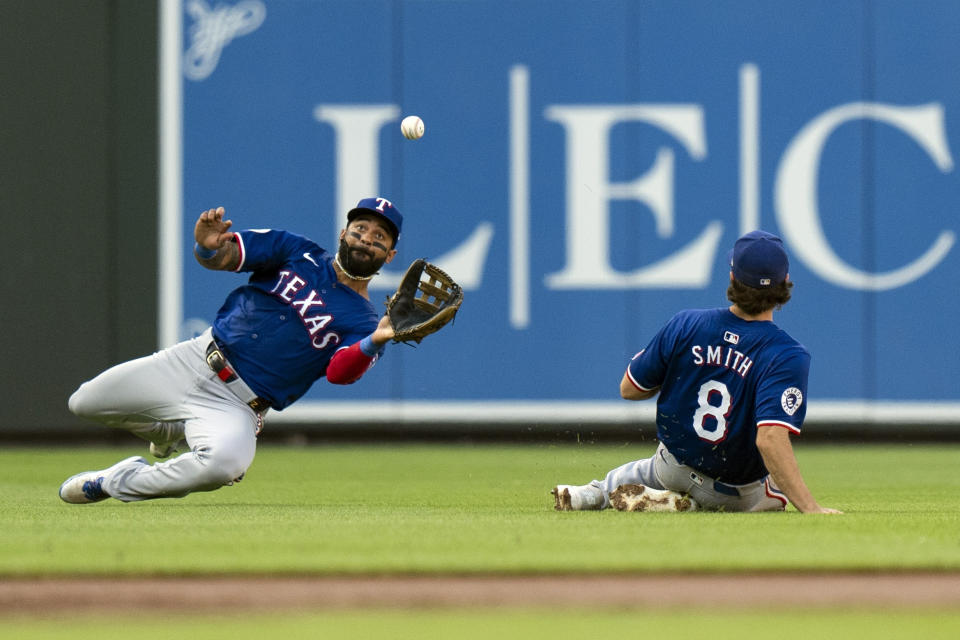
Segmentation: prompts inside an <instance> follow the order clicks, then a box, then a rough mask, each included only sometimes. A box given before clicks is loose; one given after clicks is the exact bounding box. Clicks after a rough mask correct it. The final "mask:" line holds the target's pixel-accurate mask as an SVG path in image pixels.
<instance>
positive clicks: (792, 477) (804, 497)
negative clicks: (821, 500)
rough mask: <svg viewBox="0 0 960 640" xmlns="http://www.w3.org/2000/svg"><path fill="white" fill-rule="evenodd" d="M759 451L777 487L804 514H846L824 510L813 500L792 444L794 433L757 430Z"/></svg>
mask: <svg viewBox="0 0 960 640" xmlns="http://www.w3.org/2000/svg"><path fill="white" fill-rule="evenodd" d="M757 449H759V450H760V455H761V456H763V462H764V464H765V465H766V466H767V471H769V472H770V477H771V478H773V482H774V483H775V484H776V485H777V487H778V488H779V489H780V490H781V491H783V492H784V493H785V494H787V498H789V500H790V502H791V503H793V506H795V507H796V508H797V510H798V511H801V512H802V513H843V512H842V511H837V510H836V509H828V508H826V507H821V506H820V505H819V504H817V501H816V500H815V499H814V498H813V494H811V493H810V489H808V488H807V483H805V482H804V481H803V476H801V475H800V465H798V464H797V458H796V456H795V455H794V453H793V446H792V445H791V444H790V432H789V431H788V430H787V429H785V428H783V427H778V426H767V427H760V428H758V429H757Z"/></svg>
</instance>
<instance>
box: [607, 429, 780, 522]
mask: <svg viewBox="0 0 960 640" xmlns="http://www.w3.org/2000/svg"><path fill="white" fill-rule="evenodd" d="M591 484H594V485H595V486H599V487H600V488H601V489H603V493H604V506H605V507H606V506H609V496H610V493H611V492H612V491H614V490H615V489H616V488H617V487H619V486H620V485H624V484H642V485H644V486H647V487H650V488H651V489H669V490H671V491H677V492H679V493H686V494H689V496H690V497H691V498H693V499H694V500H696V501H697V502H698V503H699V504H700V508H702V509H706V510H722V511H783V509H784V508H785V507H786V505H787V498H786V496H784V495H783V493H782V492H781V491H780V490H779V489H777V487H776V485H774V484H773V480H772V479H770V476H767V477H765V478H763V479H762V480H757V481H756V482H751V483H750V484H744V485H731V484H726V483H722V482H717V481H716V480H714V479H713V478H710V477H708V476H705V475H703V474H702V473H700V472H699V471H697V470H696V469H694V468H693V467H688V466H687V465H684V464H680V462H678V461H677V459H676V458H674V457H673V455H672V454H671V453H670V452H669V451H668V450H667V448H666V447H665V446H663V444H662V443H661V444H660V445H659V446H658V447H657V451H656V453H654V454H653V456H652V457H650V458H644V459H643V460H636V461H634V462H628V463H627V464H625V465H622V466H619V467H617V468H616V469H613V470H612V471H610V472H609V473H608V474H607V476H606V478H604V480H602V481H597V480H594V481H593V483H591Z"/></svg>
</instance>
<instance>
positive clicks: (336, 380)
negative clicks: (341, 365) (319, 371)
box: [327, 372, 360, 385]
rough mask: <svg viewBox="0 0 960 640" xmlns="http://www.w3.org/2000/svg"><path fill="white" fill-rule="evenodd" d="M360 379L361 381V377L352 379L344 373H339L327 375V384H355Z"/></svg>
mask: <svg viewBox="0 0 960 640" xmlns="http://www.w3.org/2000/svg"><path fill="white" fill-rule="evenodd" d="M359 379H360V376H354V377H352V378H351V377H348V376H346V375H344V374H342V373H337V372H332V373H331V372H328V373H327V382H329V383H330V384H340V385H344V384H353V383H354V382H356V381H357V380H359Z"/></svg>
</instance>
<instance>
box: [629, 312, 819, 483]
mask: <svg viewBox="0 0 960 640" xmlns="http://www.w3.org/2000/svg"><path fill="white" fill-rule="evenodd" d="M809 371H810V354H809V353H808V352H807V350H806V349H805V348H804V347H803V345H801V344H800V343H799V342H797V341H796V340H794V339H793V338H791V337H790V336H789V335H788V334H787V333H786V332H785V331H783V330H782V329H780V328H779V327H777V325H775V324H774V323H773V322H767V321H754V322H748V321H746V320H742V319H740V318H738V317H737V316H736V315H734V314H733V313H732V312H730V310H729V309H707V310H688V311H682V312H680V313H678V314H677V315H675V316H674V317H673V318H672V319H671V320H670V321H669V322H668V323H667V324H666V326H664V327H663V329H661V330H660V331H659V333H657V335H656V336H654V338H653V340H651V341H650V344H649V345H647V347H646V349H644V350H643V351H641V352H640V353H638V354H637V355H636V356H634V358H633V360H631V361H630V365H629V366H628V368H627V372H628V374H629V376H630V379H631V381H632V382H633V383H634V385H636V386H637V387H638V388H639V389H642V390H652V389H655V388H657V387H660V395H659V398H658V400H657V437H658V438H659V440H660V441H661V442H662V443H663V444H664V446H666V447H667V449H668V450H669V451H670V453H672V454H673V455H674V456H675V457H676V458H677V459H678V460H679V461H680V462H682V463H683V464H685V465H688V466H691V467H694V468H695V469H698V470H699V471H701V472H703V473H704V474H706V475H708V476H712V477H713V478H715V479H717V480H722V481H724V482H727V483H729V484H747V483H749V482H753V481H755V480H759V479H761V478H763V477H764V476H765V475H767V470H766V468H765V466H764V464H763V459H762V458H761V456H760V452H759V451H758V450H757V446H756V438H757V427H758V426H775V427H784V428H787V429H789V430H790V431H792V432H795V433H799V432H800V428H801V426H802V425H803V418H804V416H805V415H806V402H805V399H806V396H807V376H808V373H809Z"/></svg>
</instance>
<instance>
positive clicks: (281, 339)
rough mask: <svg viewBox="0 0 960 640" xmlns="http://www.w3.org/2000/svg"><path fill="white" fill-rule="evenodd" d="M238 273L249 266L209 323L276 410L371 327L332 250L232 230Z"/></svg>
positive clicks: (280, 235) (373, 316) (366, 307)
mask: <svg viewBox="0 0 960 640" xmlns="http://www.w3.org/2000/svg"><path fill="white" fill-rule="evenodd" d="M234 235H235V236H236V238H237V242H238V245H239V247H240V265H239V267H238V268H237V271H251V272H253V273H252V275H251V276H250V279H249V281H248V283H247V284H246V285H244V286H242V287H239V288H237V289H234V290H233V291H232V292H231V293H230V295H229V296H227V299H226V301H225V302H224V303H223V306H222V307H220V310H219V311H218V312H217V318H216V320H215V321H214V323H213V335H214V336H215V337H216V339H217V341H218V342H219V343H220V345H221V347H222V348H223V351H224V355H226V357H227V359H228V360H229V361H230V362H231V363H232V364H233V366H234V367H235V368H236V370H237V373H238V374H239V375H240V377H241V378H243V380H244V382H246V383H247V385H248V386H250V388H251V389H253V390H254V391H255V392H256V393H257V394H258V395H260V396H262V397H264V398H266V399H267V400H269V401H270V403H271V406H272V407H273V408H274V409H283V408H284V407H286V406H288V405H290V404H291V403H292V402H293V401H295V400H296V399H297V398H299V397H300V396H302V395H303V394H304V393H306V391H307V389H309V388H310V386H311V385H312V384H313V383H314V381H316V380H317V379H318V378H320V377H322V376H323V375H325V374H326V371H327V365H328V364H329V362H330V358H331V357H333V354H334V353H336V351H337V350H338V349H340V348H342V347H347V346H350V345H351V344H353V343H355V342H358V341H360V340H362V339H363V338H365V337H366V336H368V335H370V334H371V333H373V331H374V329H376V328H377V323H378V321H379V317H378V316H377V312H376V311H375V310H374V308H373V305H372V304H370V301H369V300H367V299H366V298H364V297H363V296H361V295H360V294H359V293H357V292H356V291H354V290H353V289H350V288H349V287H346V286H344V285H343V284H341V283H339V282H338V281H337V274H336V272H335V271H334V269H333V264H332V263H333V255H331V254H330V253H328V252H327V251H326V250H324V249H321V248H320V247H319V246H318V245H317V244H316V243H314V242H313V241H311V240H309V239H307V238H304V237H302V236H298V235H295V234H292V233H288V232H286V231H272V230H247V231H241V232H239V233H236V234H234Z"/></svg>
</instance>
